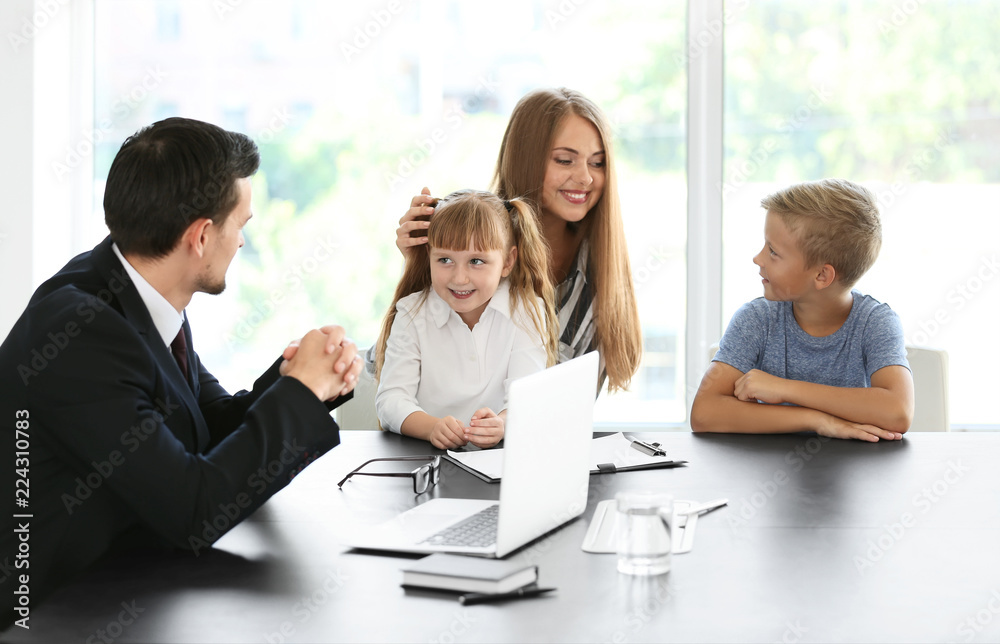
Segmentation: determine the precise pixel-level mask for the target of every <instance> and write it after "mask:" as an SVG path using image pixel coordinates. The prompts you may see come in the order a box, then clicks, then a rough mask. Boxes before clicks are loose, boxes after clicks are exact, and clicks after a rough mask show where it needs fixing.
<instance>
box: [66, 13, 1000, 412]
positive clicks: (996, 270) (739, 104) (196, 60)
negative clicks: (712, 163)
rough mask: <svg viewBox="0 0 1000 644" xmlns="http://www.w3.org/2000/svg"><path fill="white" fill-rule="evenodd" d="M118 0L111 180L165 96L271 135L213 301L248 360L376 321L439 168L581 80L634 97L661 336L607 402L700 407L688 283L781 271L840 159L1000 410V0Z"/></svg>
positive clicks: (462, 170)
mask: <svg viewBox="0 0 1000 644" xmlns="http://www.w3.org/2000/svg"><path fill="white" fill-rule="evenodd" d="M699 1H700V0H699ZM95 6H96V20H95V41H96V51H95V85H96V90H95V95H96V100H95V105H96V109H95V134H96V133H97V132H98V130H99V131H100V134H101V136H100V137H99V138H100V142H99V143H98V145H97V153H96V156H95V166H96V168H95V182H96V186H97V189H96V191H95V192H96V196H97V200H96V201H97V203H98V204H99V203H100V198H101V194H100V192H101V191H100V188H101V184H102V181H103V177H105V176H106V174H107V168H108V166H109V164H110V161H111V158H112V157H113V155H114V152H115V151H116V150H117V147H118V146H119V145H120V143H121V141H122V140H124V138H125V137H126V136H128V135H129V134H130V133H132V132H133V131H134V130H136V129H137V128H138V127H140V126H142V125H144V124H147V123H150V122H152V121H155V120H157V119H160V118H163V117H165V116H168V115H175V114H176V115H181V116H189V117H194V118H200V119H204V120H208V121H212V122H214V123H217V124H219V125H222V126H223V127H227V128H231V129H237V130H240V131H243V132H246V133H248V134H250V135H251V136H253V137H254V138H255V140H256V141H257V143H258V145H259V146H260V148H261V152H262V156H263V165H262V168H261V172H260V173H259V174H258V176H257V177H256V178H255V181H254V210H255V215H256V216H255V218H254V221H253V223H252V224H251V225H250V226H249V227H248V229H247V245H246V247H245V248H244V249H243V250H242V251H241V253H239V254H238V256H237V258H238V259H237V262H236V263H235V265H234V267H233V270H232V271H231V272H230V279H229V283H230V287H229V289H228V290H227V292H226V293H225V294H223V295H222V296H219V297H214V298H213V297H207V296H205V297H196V298H195V301H194V302H193V304H192V306H191V307H190V309H189V313H190V317H191V320H192V323H193V324H194V326H195V328H196V331H197V336H196V338H197V343H198V350H199V352H200V353H201V354H202V356H203V358H204V359H205V361H206V363H207V364H209V365H210V366H211V367H212V368H213V370H214V371H215V372H216V373H217V374H218V375H219V376H220V378H221V379H222V380H223V382H224V383H225V384H226V385H227V386H229V387H230V388H238V387H242V386H246V385H247V384H249V383H250V382H251V381H252V378H253V377H254V376H255V375H256V374H257V373H258V372H259V371H260V370H261V369H262V368H263V367H264V366H265V365H266V364H268V363H269V362H270V361H271V360H272V359H273V358H274V357H275V356H276V352H277V350H278V349H280V347H281V346H283V344H284V342H286V341H287V340H289V339H291V338H293V337H295V336H297V335H298V334H300V333H301V332H302V330H303V329H305V328H306V327H307V326H309V325H315V324H321V323H325V322H337V323H340V324H343V325H344V326H345V327H347V328H348V329H349V331H350V333H351V334H352V335H353V336H354V338H355V339H356V341H357V342H358V344H359V345H367V344H370V343H371V342H373V341H374V339H375V337H376V334H377V330H378V324H379V320H380V319H381V316H382V315H383V313H384V311H385V308H386V306H387V305H388V301H389V298H390V296H391V293H392V290H393V286H394V284H395V282H396V279H397V278H398V277H399V275H400V271H401V263H402V262H401V257H400V256H399V254H398V252H397V251H396V249H395V246H394V244H393V241H394V229H395V227H396V225H397V224H396V222H397V220H398V219H399V217H400V216H401V215H402V213H403V211H404V210H405V209H406V206H407V205H408V202H409V199H410V197H411V195H413V194H416V193H418V192H419V191H420V189H421V188H422V187H423V186H425V185H427V186H429V187H430V188H431V189H432V190H433V191H434V193H435V194H444V193H447V192H449V191H451V190H454V189H458V188H463V187H477V188H485V187H487V185H488V183H489V180H490V178H491V176H492V171H493V165H494V162H495V159H496V154H497V151H498V148H499V145H500V139H501V136H502V133H503V130H504V127H505V125H506V121H507V118H508V116H509V114H510V111H511V109H512V108H513V106H514V104H515V103H516V101H517V100H518V99H519V98H520V97H521V96H522V95H523V94H524V93H526V92H527V91H529V90H531V89H534V88H536V87H542V86H567V87H571V88H574V89H577V90H579V91H581V92H583V93H584V94H586V95H588V96H589V97H591V98H592V99H594V100H595V101H596V102H597V103H598V104H600V105H601V106H602V107H603V108H604V110H605V111H606V113H607V114H608V116H609V117H610V119H611V121H612V122H613V124H614V128H615V133H616V140H615V146H616V152H617V155H618V158H617V161H618V167H619V181H620V192H621V195H622V200H623V206H624V213H625V219H626V227H627V233H628V237H629V248H630V254H631V258H632V264H633V272H634V277H635V280H636V284H637V290H638V297H639V306H640V311H641V317H642V323H643V329H644V336H645V348H646V351H645V357H644V361H643V366H642V368H641V370H640V373H639V374H638V377H637V378H636V380H635V381H634V386H633V387H632V390H631V391H630V392H626V393H622V394H618V395H615V396H607V395H602V397H601V399H600V400H599V403H598V412H597V413H598V418H599V419H600V420H609V421H611V420H613V421H616V422H630V421H631V422H653V423H657V424H664V423H677V424H683V423H685V422H686V420H687V413H686V404H685V394H688V395H689V394H690V392H691V391H693V389H694V388H695V387H696V386H697V384H698V383H697V382H686V381H685V380H686V379H685V368H686V367H685V364H684V363H685V356H686V355H687V347H686V337H687V333H686V329H685V319H686V302H687V300H688V299H689V298H692V299H693V301H695V302H697V301H706V300H705V298H709V299H713V298H718V299H719V300H721V303H722V307H721V311H722V320H721V323H722V326H723V328H725V325H726V323H727V322H728V320H729V317H730V316H731V315H732V313H733V312H734V311H735V310H736V308H737V307H738V306H739V305H740V304H742V303H743V302H745V301H747V300H750V299H752V298H754V297H757V296H759V295H760V287H759V282H758V280H757V279H756V270H755V267H754V266H753V265H752V264H751V261H750V260H751V257H752V256H753V255H754V254H755V253H756V252H757V250H758V249H759V247H760V245H761V243H762V229H763V215H764V213H763V211H762V210H761V209H760V207H759V202H760V199H761V198H762V197H763V196H765V195H766V194H768V193H770V192H772V191H773V190H775V189H777V188H779V187H783V186H786V185H788V184H790V183H793V182H797V181H803V180H810V179H817V178H822V177H827V176H840V177H846V178H851V179H853V180H856V181H859V182H861V183H864V184H865V185H868V186H869V187H871V188H872V189H874V190H875V191H876V192H877V193H878V195H879V198H880V203H881V207H882V212H883V221H884V244H883V250H882V254H881V256H880V258H879V261H878V263H877V264H876V266H875V268H874V269H873V270H872V271H871V272H870V273H869V274H868V275H867V276H865V277H864V278H863V280H862V281H861V282H860V283H859V284H858V288H859V289H860V290H862V291H863V292H866V293H870V294H871V295H873V296H874V297H876V298H877V299H880V300H881V301H884V302H887V303H889V304H890V305H891V306H892V307H893V308H894V309H895V310H896V311H897V312H898V313H899V314H900V316H901V317H902V319H903V322H904V326H905V331H906V338H907V342H908V343H910V344H914V345H929V346H936V347H941V348H944V349H947V350H948V351H949V354H950V360H951V400H952V405H951V410H952V422H953V424H954V425H956V426H958V427H975V426H990V425H991V426H994V427H996V426H998V425H1000V403H998V400H1000V398H998V397H997V396H995V395H993V392H995V391H996V390H997V389H1000V374H998V373H997V371H996V370H995V369H989V368H984V367H983V365H991V364H994V363H997V362H998V361H1000V335H998V334H997V333H996V326H997V321H998V320H1000V266H998V261H1000V146H998V145H997V140H998V135H1000V85H998V84H997V83H996V82H995V78H994V76H995V73H994V71H995V70H996V69H997V68H998V66H1000V53H998V50H997V48H996V47H995V46H994V43H993V40H994V39H995V34H994V32H995V28H994V27H995V25H997V24H1000V4H998V3H996V2H991V1H988V0H979V1H977V0H968V1H965V2H946V1H944V0H928V1H926V2H919V3H917V2H914V3H885V2H874V1H867V2H866V1H862V2H853V1H852V2H848V1H836V2H835V1H830V0H827V1H823V2H810V3H803V2H792V1H790V0H788V1H778V0H774V1H768V2H748V1H746V0H733V1H730V2H725V3H724V12H723V15H724V18H723V19H722V20H720V21H717V22H713V23H712V24H706V25H704V28H703V29H701V30H700V31H699V32H698V33H695V34H693V35H691V34H686V32H685V29H686V25H685V23H686V13H685V9H686V7H685V3H681V2H655V1H653V0H647V1H642V0H622V1H620V2H614V3H611V2H578V1H576V0H574V1H572V2H570V1H557V0H512V1H511V2H506V3H502V4H495V3H480V2H459V1H457V0H416V1H414V2H399V3H397V2H385V1H384V0H381V1H376V2H358V3H340V2H336V3H335V2H326V1H323V0H286V1H283V2H266V3H264V2H239V1H237V0H222V1H219V2H197V1H194V0H191V1H185V0H95ZM720 34H722V38H723V39H724V46H725V47H724V51H725V54H724V70H725V71H724V75H723V105H724V112H723V113H724V117H723V127H724V136H723V147H724V150H723V153H722V164H723V181H722V185H721V186H719V188H720V190H721V191H722V193H723V200H724V201H723V203H724V205H723V212H722V214H721V217H722V222H723V226H722V230H723V262H722V267H721V271H722V284H723V288H722V292H721V293H714V292H712V293H701V292H699V293H687V292H686V288H685V284H686V283H687V271H689V270H691V271H715V270H719V269H718V267H711V266H688V256H687V253H686V250H685V249H686V239H687V230H686V218H685V213H686V211H687V209H688V204H687V190H686V176H685V168H686V167H687V161H688V159H687V158H686V155H687V154H688V152H687V145H686V137H685V131H686V119H685V109H686V105H687V101H688V98H689V97H688V96H687V75H686V74H687V67H688V65H693V64H694V63H695V62H700V61H699V60H698V58H699V56H701V55H702V54H703V52H704V51H705V50H706V49H705V48H706V41H705V39H707V41H708V42H714V41H715V39H717V38H718V37H719V35H720ZM709 46H710V45H709ZM695 100H701V99H698V98H696V99H695ZM703 107H704V106H700V105H698V104H697V103H695V104H694V105H693V107H692V109H695V110H699V109H702V108H703ZM712 153H713V151H711V150H703V149H693V150H691V151H690V154H691V155H692V158H693V159H695V158H698V157H700V156H702V155H706V154H709V155H710V154H712ZM716 214H718V213H716ZM86 223H87V226H86V227H85V229H86V230H87V233H86V234H87V235H88V236H89V237H90V239H89V240H88V241H90V242H93V241H95V240H97V239H99V238H100V237H101V236H103V235H104V234H105V231H104V228H103V223H102V214H101V212H100V207H99V206H97V207H95V209H94V213H93V215H92V218H91V220H90V221H88V222H86ZM694 274H695V273H693V275H694ZM692 290H694V289H692ZM711 290H714V289H711ZM713 319H714V316H713ZM692 344H693V342H692ZM699 355H700V354H699Z"/></svg>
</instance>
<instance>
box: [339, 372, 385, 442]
mask: <svg viewBox="0 0 1000 644" xmlns="http://www.w3.org/2000/svg"><path fill="white" fill-rule="evenodd" d="M376 389H377V385H376V384H375V380H374V379H373V378H372V377H371V376H370V375H369V374H368V371H367V370H366V369H362V370H361V375H359V376H358V384H357V385H356V386H355V387H354V398H352V399H351V400H349V401H347V402H346V403H344V404H343V405H341V406H340V407H337V408H336V409H335V410H333V418H334V420H336V421H337V424H338V425H340V428H341V429H378V416H376V415H375V391H376Z"/></svg>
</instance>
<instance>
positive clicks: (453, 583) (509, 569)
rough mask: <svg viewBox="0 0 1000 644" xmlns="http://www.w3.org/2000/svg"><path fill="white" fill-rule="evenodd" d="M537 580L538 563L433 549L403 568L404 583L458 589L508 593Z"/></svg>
mask: <svg viewBox="0 0 1000 644" xmlns="http://www.w3.org/2000/svg"><path fill="white" fill-rule="evenodd" d="M537 580H538V567H537V566H535V565H533V564H526V563H523V562H519V561H504V560H502V559H483V558H480V557H465V556H462V555H450V554H444V553H435V554H432V555H428V556H426V557H424V558H423V559H421V560H419V561H417V562H415V563H413V564H412V565H410V566H409V567H407V568H403V585H404V586H420V587H423V588H440V589H444V590H454V591H457V592H471V593H507V592H510V591H512V590H516V589H518V588H520V587H521V586H525V585H527V584H530V583H532V582H534V581H537Z"/></svg>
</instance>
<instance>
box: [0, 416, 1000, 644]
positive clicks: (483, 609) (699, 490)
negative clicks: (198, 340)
mask: <svg viewBox="0 0 1000 644" xmlns="http://www.w3.org/2000/svg"><path fill="white" fill-rule="evenodd" d="M647 436H655V440H659V441H660V442H661V443H663V444H664V445H665V446H666V448H667V451H668V454H670V455H672V456H674V457H676V458H681V459H686V460H688V461H689V465H688V466H687V467H684V468H677V469H670V470H650V471H639V472H622V473H618V474H611V475H600V476H592V477H591V487H590V500H589V503H588V508H587V512H586V513H585V514H584V516H583V517H582V518H581V519H578V520H576V521H574V522H572V523H570V524H568V525H566V526H564V527H563V528H561V529H560V530H557V531H555V532H553V533H551V534H549V535H547V536H546V537H544V538H542V539H540V540H538V541H535V542H533V543H531V544H529V545H528V546H526V547H525V548H523V549H521V550H519V551H518V552H516V553H514V554H513V555H511V558H514V559H519V560H523V561H530V562H534V563H537V564H538V565H539V567H540V581H541V583H542V584H543V585H546V586H556V587H557V588H558V591H557V592H556V593H555V594H553V595H552V596H547V597H542V598H536V599H530V600H522V601H516V602H509V603H506V604H485V605H477V606H469V607H463V606H461V605H460V604H459V603H458V602H457V601H456V600H455V598H454V596H451V595H446V594H440V593H435V592H432V591H415V590H404V589H402V588H401V587H400V585H399V583H400V578H401V574H400V572H399V568H400V567H401V566H403V565H404V564H406V563H409V562H410V561H412V560H413V558H412V557H403V556H394V555H385V554H376V553H370V552H359V551H354V550H345V549H344V548H342V547H341V546H339V545H337V542H336V538H335V535H336V533H337V530H338V527H341V526H344V525H347V524H350V523H352V522H364V523H375V522H378V521H381V520H384V519H386V518H389V517H391V516H392V515H394V514H395V513H397V512H400V511H402V510H405V509H406V508H408V507H411V506H412V505H414V504H415V503H417V502H422V501H423V500H424V498H425V497H427V498H433V497H434V496H444V497H447V496H465V497H478V498H497V497H498V494H499V486H497V485H489V484H486V483H483V482H481V481H479V480H477V479H475V478H474V477H472V476H471V475H469V474H467V473H464V472H462V471H461V470H459V469H457V468H455V467H453V466H450V465H445V466H444V470H443V473H442V481H441V484H440V485H439V486H438V487H437V488H436V490H434V491H433V492H432V493H430V494H429V495H424V496H422V497H414V495H413V493H412V490H411V489H410V488H409V482H408V481H406V480H405V479H392V478H388V479H382V478H361V479H357V480H352V482H351V483H349V484H348V485H346V486H345V488H344V490H343V491H339V490H338V489H337V487H336V482H337V481H338V480H339V479H340V478H341V477H342V476H343V475H344V474H345V473H346V472H348V471H350V470H351V469H353V468H354V467H355V466H357V465H359V464H361V463H362V462H363V461H365V460H367V459H368V458H372V457H375V456H399V455H404V454H423V453H432V452H433V451H434V450H433V449H432V448H430V446H429V445H428V444H426V443H422V442H420V441H416V440H412V439H408V438H403V437H400V436H396V435H391V434H382V433H379V432H363V431H362V432H344V433H343V444H342V445H341V446H339V447H337V448H336V449H335V450H333V451H332V452H331V453H329V454H328V455H326V456H324V457H323V458H322V459H320V460H319V461H317V462H316V463H315V464H314V465H312V466H311V467H309V468H308V469H307V470H306V471H305V472H303V474H301V475H300V477H298V478H297V479H296V480H295V481H294V482H293V484H292V485H291V486H289V487H288V488H286V489H285V490H283V491H282V492H281V493H279V494H278V495H276V496H275V497H274V498H273V499H271V500H270V501H269V502H268V503H267V504H265V506H264V507H263V508H261V509H260V510H259V511H258V512H257V513H256V514H254V515H253V516H252V517H251V518H250V519H249V520H248V521H246V522H244V523H243V524H242V525H240V526H237V527H236V528H235V529H234V530H232V531H231V532H230V533H229V534H227V535H226V536H224V537H223V538H222V539H221V540H220V541H219V542H218V543H217V544H216V548H214V549H213V550H212V551H210V552H207V553H202V554H201V555H200V556H198V557H192V556H190V555H184V554H180V553H178V554H159V555H151V554H136V555H134V556H130V557H124V556H123V557H119V558H116V559H114V560H111V561H108V562H106V563H105V564H103V565H102V566H101V567H99V568H98V569H96V570H94V571H92V572H90V573H88V574H87V575H85V576H84V577H83V578H81V579H78V580H76V581H74V582H72V583H71V584H70V585H68V586H67V587H65V588H64V589H62V590H61V591H59V592H58V593H57V594H56V595H54V596H53V597H51V598H50V599H49V601H48V602H46V603H44V604H42V605H41V606H38V607H37V608H36V609H35V610H34V611H33V613H32V619H31V624H32V629H31V631H30V633H29V632H25V631H23V630H21V629H17V628H14V629H12V630H9V631H7V632H6V633H4V636H3V637H4V641H12V642H21V641H39V642H56V641H59V642H71V641H86V642H88V643H89V642H102V641H103V642H108V641H114V642H133V641H143V642H210V641H211V642H214V641H219V642H327V641H329V642H366V641H372V642H395V641H407V642H409V641H414V642H442V643H448V642H520V641H525V642H537V641H546V642H633V641H634V642H666V641H680V642H692V641H712V642H718V641H722V642H786V643H789V644H790V643H792V642H814V641H821V642H830V641H837V642H841V641H845V642H846V641H852V642H853V641H864V642H876V641H906V642H918V641H933V642H944V641H956V642H997V641H1000V472H998V468H997V464H996V460H997V458H998V457H1000V434H986V433H980V434H976V433H968V434H936V433H935V434H911V435H908V436H906V437H905V439H904V440H903V441H901V442H894V443H891V442H883V443H877V444H863V443H859V442H853V441H828V440H825V439H820V438H816V437H810V436H805V435H794V436H735V435H710V436H700V435H692V434H687V433H659V434H655V435H653V434H650V435H647ZM538 489H539V493H540V494H544V491H545V476H544V473H542V474H540V475H539V480H538ZM625 489H661V490H664V491H667V492H670V493H672V494H673V495H674V497H675V498H679V499H691V500H695V501H707V500H710V499H714V498H718V497H727V498H728V499H729V506H728V507H725V508H722V509H720V510H716V511H715V512H712V513H710V514H707V515H705V516H703V517H702V518H701V520H700V521H699V523H698V528H697V538H696V539H695V547H694V549H693V550H692V552H690V553H687V554H683V555H675V557H674V561H673V569H672V570H671V572H670V573H669V574H667V575H664V576H661V577H656V578H652V579H639V578H631V577H628V576H625V575H621V574H619V573H618V572H617V571H616V569H615V557H614V555H595V554H588V553H585V552H583V551H582V550H581V549H580V545H581V544H582V542H583V538H584V534H585V532H586V529H587V526H588V523H589V519H590V517H591V515H592V514H593V511H594V507H595V506H596V504H597V503H598V502H599V501H601V500H604V499H609V498H613V496H614V494H615V492H617V491H620V490H625Z"/></svg>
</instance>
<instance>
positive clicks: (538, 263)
mask: <svg viewBox="0 0 1000 644" xmlns="http://www.w3.org/2000/svg"><path fill="white" fill-rule="evenodd" d="M514 247H516V248H517V258H516V260H515V261H514V266H513V268H511V271H510V274H508V275H507V277H506V279H507V281H508V282H509V284H510V312H511V316H512V319H514V317H513V316H514V314H515V312H516V311H517V310H518V309H519V308H520V307H522V306H523V308H524V310H525V311H527V313H528V317H529V318H530V319H531V322H532V325H533V326H534V327H535V329H534V330H535V331H536V332H537V333H538V334H539V336H541V338H542V344H543V345H544V346H545V352H546V354H547V356H548V366H552V365H554V364H555V363H556V362H557V361H558V359H559V322H558V318H557V317H556V312H555V307H554V305H553V302H554V299H555V295H554V292H553V289H552V280H551V278H550V277H549V247H548V244H547V243H546V242H545V238H544V237H542V234H541V232H540V231H539V228H538V222H537V217H536V216H535V213H534V211H533V210H532V209H531V206H530V205H529V204H528V202H526V201H525V200H523V199H510V200H502V199H500V198H499V197H497V196H496V195H495V194H493V193H490V192H483V191H477V190H459V191H457V192H453V193H451V194H450V195H448V196H447V197H445V198H443V199H439V200H438V203H437V206H436V208H435V209H434V216H433V217H431V225H430V227H429V228H428V229H427V243H426V244H420V245H419V246H414V247H413V248H411V249H410V252H409V254H408V255H407V258H406V267H405V268H404V269H403V277H402V278H401V279H400V280H399V284H398V285H397V286H396V292H395V293H394V294H393V296H392V304H390V305H389V310H388V311H386V314H385V318H384V319H383V320H382V331H381V333H379V338H378V344H377V348H376V354H375V356H376V357H375V378H376V380H377V379H378V378H379V377H381V375H382V365H383V364H384V363H385V347H386V345H387V344H388V342H389V333H390V332H391V331H392V323H393V321H394V320H395V319H396V303H397V302H399V300H401V299H402V298H404V297H406V296H407V295H411V294H413V293H423V294H424V299H426V297H427V293H428V292H429V291H430V289H431V264H430V250H431V248H443V249H447V250H468V249H469V248H475V249H477V250H481V251H490V250H499V251H501V252H502V253H505V254H506V253H508V252H509V251H510V249H511V248H514ZM505 256H506V255H505ZM539 298H541V303H539V301H538V300H539ZM424 299H421V302H420V304H421V305H423V302H424ZM525 331H530V329H525Z"/></svg>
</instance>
